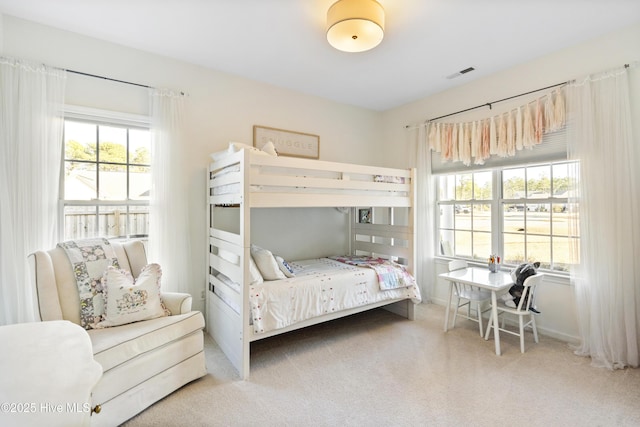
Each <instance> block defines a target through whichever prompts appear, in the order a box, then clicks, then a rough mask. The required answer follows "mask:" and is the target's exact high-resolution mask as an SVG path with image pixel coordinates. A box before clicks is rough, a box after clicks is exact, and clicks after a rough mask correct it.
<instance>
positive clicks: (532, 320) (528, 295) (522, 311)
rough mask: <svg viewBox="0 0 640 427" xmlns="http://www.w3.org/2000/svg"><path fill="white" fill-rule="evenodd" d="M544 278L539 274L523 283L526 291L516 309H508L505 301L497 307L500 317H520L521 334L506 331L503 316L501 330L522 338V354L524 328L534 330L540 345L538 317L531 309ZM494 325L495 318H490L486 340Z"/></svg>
mask: <svg viewBox="0 0 640 427" xmlns="http://www.w3.org/2000/svg"><path fill="white" fill-rule="evenodd" d="M543 278H544V274H542V273H538V274H536V275H534V276H529V277H527V278H526V279H525V281H524V283H523V286H524V290H523V291H522V297H520V302H519V303H518V307H516V308H512V307H507V306H506V305H505V303H504V301H500V300H498V307H497V308H498V316H500V315H501V314H504V313H508V314H513V315H515V316H518V325H519V326H520V328H519V332H515V331H512V330H509V329H505V326H504V318H505V316H502V326H501V327H500V328H499V329H500V331H501V332H506V333H508V334H511V335H515V336H519V337H520V352H521V353H524V328H526V327H527V326H531V329H532V330H533V339H534V340H535V342H536V343H538V329H537V328H536V316H535V314H534V313H533V312H531V311H530V310H529V309H530V308H531V306H532V304H533V300H534V297H535V293H536V287H537V286H538V284H539V283H540V282H542V279H543ZM525 300H526V302H525ZM526 316H529V321H528V322H527V323H524V317H526ZM492 323H493V318H489V324H488V325H487V334H486V335H485V337H484V339H485V340H488V339H489V333H490V332H491V326H492ZM494 327H495V326H494Z"/></svg>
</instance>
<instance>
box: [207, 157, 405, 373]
mask: <svg viewBox="0 0 640 427" xmlns="http://www.w3.org/2000/svg"><path fill="white" fill-rule="evenodd" d="M229 166H235V168H236V169H237V171H236V172H230V173H226V174H224V175H223V176H219V177H217V178H215V179H213V178H212V177H213V176H214V174H215V173H216V172H218V171H220V170H222V169H223V168H227V167H229ZM414 174H415V170H413V169H391V168H381V167H373V166H363V165H354V164H346V163H336V162H326V161H320V160H310V159H300V158H292V157H272V156H265V155H260V154H256V153H254V152H252V151H251V150H241V151H239V152H237V153H234V154H230V155H229V156H228V157H225V158H224V159H222V160H220V161H217V162H213V163H211V164H210V165H209V173H208V179H207V181H208V185H207V189H208V213H207V217H208V223H209V224H208V227H209V242H208V259H209V262H208V264H209V271H208V278H209V285H208V292H207V306H206V309H207V310H206V313H207V332H208V333H209V334H210V335H211V336H212V337H213V339H214V340H215V341H216V343H217V344H218V345H219V346H220V348H221V349H222V350H223V352H224V353H225V354H226V356H227V357H228V358H229V360H230V361H231V363H232V364H233V366H234V367H235V368H236V369H237V370H238V372H239V374H240V377H241V378H242V379H247V378H248V377H249V359H250V344H251V342H252V341H256V340H260V339H263V338H267V337H270V336H274V335H277V334H281V333H285V332H289V331H292V330H295V329H299V328H303V327H306V326H310V325H314V324H317V323H321V322H325V321H328V320H332V319H337V318H340V317H344V316H348V315H351V314H355V313H358V312H362V311H366V310H370V309H372V308H376V307H381V306H387V307H386V308H387V309H389V310H390V311H393V312H394V313H397V314H399V315H402V316H404V317H407V318H409V319H411V320H413V319H414V303H413V302H411V300H409V299H396V300H389V301H384V302H380V303H375V304H370V305H366V306H362V307H356V308H353V309H350V310H346V311H341V312H338V313H331V314H327V315H323V316H320V317H316V318H313V319H308V320H306V321H303V322H300V323H297V324H295V325H291V326H289V327H286V328H282V329H278V330H274V331H269V332H265V333H260V334H255V333H254V331H253V328H252V326H251V325H250V323H249V318H250V315H249V314H250V308H249V295H248V292H249V285H248V283H249V281H250V280H249V277H250V275H249V259H250V256H251V255H250V246H251V229H250V228H251V211H252V209H258V208H282V207H347V208H351V209H350V216H351V218H350V220H349V224H350V225H349V233H350V235H351V238H350V252H351V254H353V255H371V256H376V257H382V258H390V259H393V260H395V261H396V262H399V263H401V264H404V265H405V267H406V269H407V270H408V271H409V272H410V273H413V272H414V265H415V255H414V241H415V215H414V208H413V207H414V201H415V185H414V182H415V181H414ZM374 176H383V177H399V178H401V179H400V180H395V181H404V182H376V181H374ZM229 185H235V189H234V190H233V191H232V192H230V193H228V192H227V194H214V193H217V191H216V190H217V189H221V188H228V186H229ZM225 186H226V187H225ZM358 207H360V208H380V207H385V208H389V209H388V211H386V210H385V212H388V214H385V215H384V216H385V217H386V218H385V222H386V223H385V224H376V223H375V215H374V221H373V223H370V224H369V223H365V224H362V223H359V222H358V215H357V212H356V210H357V208H358ZM395 208H406V209H404V211H403V214H402V217H403V220H402V221H401V222H402V223H403V225H395V224H394V222H396V221H395V219H394V209H395ZM221 218H222V219H221ZM229 218H232V220H233V221H234V222H235V225H234V226H233V227H232V229H229V227H228V222H229ZM221 221H226V223H227V225H225V226H224V227H220V225H219V224H220V222H221ZM399 222H400V221H399ZM225 228H226V229H225ZM220 250H223V251H226V252H227V253H233V254H234V255H235V256H236V257H237V262H235V263H234V262H230V260H229V257H227V256H225V257H221V256H219V252H220ZM332 255H344V254H332ZM232 261H233V260H232ZM218 272H220V273H222V274H224V275H225V276H227V277H229V278H230V279H231V280H232V281H234V282H236V283H239V284H243V285H242V286H241V287H240V292H238V291H237V290H235V289H233V288H231V287H229V286H228V285H227V284H225V283H224V282H222V281H220V280H218V279H217V278H216V277H215V276H216V274H217V273H218ZM218 286H221V287H223V288H225V289H223V290H224V291H225V294H226V295H228V296H229V295H230V296H231V297H232V298H233V300H234V302H235V305H236V306H237V307H239V309H240V313H239V314H238V313H237V312H236V311H235V310H233V309H232V308H231V307H230V306H229V305H227V304H226V303H225V302H224V301H223V300H222V299H221V298H219V297H218V295H216V294H215V293H214V292H213V289H214V287H218Z"/></svg>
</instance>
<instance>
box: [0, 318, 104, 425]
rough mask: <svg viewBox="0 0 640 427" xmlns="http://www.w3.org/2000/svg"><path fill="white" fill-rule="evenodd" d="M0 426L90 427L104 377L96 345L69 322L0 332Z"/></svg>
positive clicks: (13, 327) (17, 326)
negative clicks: (96, 390) (93, 392)
mask: <svg viewBox="0 0 640 427" xmlns="http://www.w3.org/2000/svg"><path fill="white" fill-rule="evenodd" d="M0 342H2V343H4V346H5V347H4V350H3V351H0V378H2V381H1V384H2V385H0V404H2V405H3V406H2V410H1V411H0V425H3V426H14V427H27V426H29V427H30V426H33V427H36V426H45V425H46V426H50V427H58V426H59V427H67V426H88V425H89V423H90V419H91V418H90V416H91V409H92V406H91V390H93V388H94V387H95V385H96V383H97V382H98V380H99V379H100V377H101V376H102V367H101V366H100V364H99V363H98V362H96V361H95V360H94V359H93V352H92V350H91V340H90V339H89V335H88V334H87V332H86V331H85V330H84V329H82V328H81V327H80V326H78V325H76V324H74V323H71V322H68V321H66V320H55V321H51V322H33V323H19V324H15V325H7V326H2V327H0Z"/></svg>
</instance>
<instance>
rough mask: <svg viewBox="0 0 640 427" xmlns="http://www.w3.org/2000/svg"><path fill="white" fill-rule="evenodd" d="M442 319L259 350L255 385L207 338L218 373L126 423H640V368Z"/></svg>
mask: <svg viewBox="0 0 640 427" xmlns="http://www.w3.org/2000/svg"><path fill="white" fill-rule="evenodd" d="M542 315H543V316H544V313H543V314H542ZM443 319H444V308H443V307H440V306H436V305H426V304H423V305H420V306H419V307H418V310H417V319H416V320H415V321H409V320H407V319H403V318H401V317H398V316H396V315H394V314H391V313H389V312H387V311H385V310H382V309H379V310H373V311H369V312H366V313H361V314H358V315H354V316H351V317H349V318H345V319H339V320H336V321H333V322H329V323H324V324H321V325H318V326H314V327H310V328H306V329H303V330H300V331H296V332H292V333H289V334H285V335H283V336H277V337H273V338H270V339H266V340H262V341H258V342H256V343H254V344H252V360H251V379H250V380H249V381H241V380H239V377H238V375H237V374H236V372H235V371H234V370H233V368H232V367H231V365H230V363H229V362H228V361H227V360H226V358H225V356H224V354H222V352H221V351H220V349H219V348H218V347H217V345H216V344H215V342H214V341H213V340H212V339H211V338H210V337H208V336H206V339H205V347H206V353H207V368H208V371H209V375H207V376H206V377H204V378H202V379H200V380H197V381H194V382H192V383H191V384H188V385H186V386H185V387H183V388H181V389H180V390H178V391H177V392H175V393H173V394H172V395H170V396H168V397H167V398H165V399H164V400H162V401H160V402H158V403H156V404H155V405H153V406H152V407H150V408H148V409H147V410H145V411H144V412H142V413H141V414H139V415H138V416H136V417H135V418H133V419H131V420H129V422H127V423H126V424H125V425H126V426H127V427H137V426H513V425H525V426H638V425H640V369H626V370H620V371H615V372H611V371H608V370H604V369H599V368H593V367H591V366H590V365H589V362H590V361H589V359H586V358H581V357H577V356H574V355H573V353H572V352H571V350H570V349H569V347H568V345H567V344H566V343H563V342H560V341H557V340H554V339H551V338H547V337H544V336H541V337H540V343H539V344H537V345H536V344H534V343H533V336H532V335H531V334H530V333H529V334H528V335H527V337H526V338H527V341H526V353H525V354H521V353H520V347H519V341H518V338H517V337H515V336H510V335H506V334H502V335H501V338H502V340H501V342H502V350H503V355H502V356H496V355H495V353H494V343H493V340H492V339H490V340H489V341H484V340H483V339H481V338H480V336H479V333H478V330H477V324H476V323H472V322H470V321H467V320H462V321H460V320H459V321H458V324H457V325H456V329H453V330H450V331H449V332H447V333H444V332H443V331H442V326H443Z"/></svg>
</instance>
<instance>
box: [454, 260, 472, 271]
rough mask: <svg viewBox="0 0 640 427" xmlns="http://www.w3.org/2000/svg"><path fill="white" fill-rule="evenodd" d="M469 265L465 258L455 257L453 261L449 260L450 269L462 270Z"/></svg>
mask: <svg viewBox="0 0 640 427" xmlns="http://www.w3.org/2000/svg"><path fill="white" fill-rule="evenodd" d="M468 266H469V265H468V264H467V261H465V260H463V259H454V260H453V261H449V271H455V270H461V269H463V268H467V267H468Z"/></svg>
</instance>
